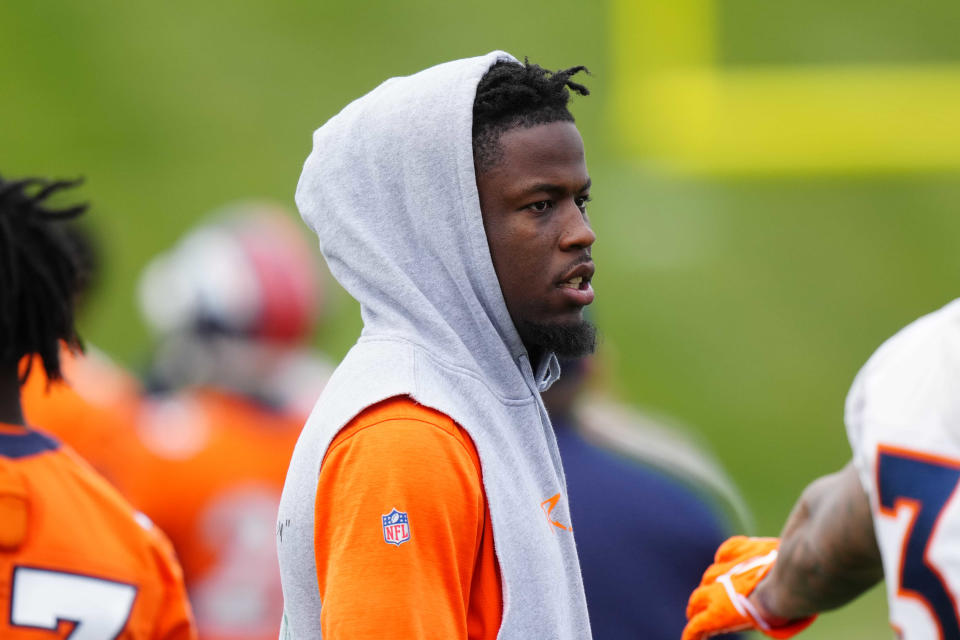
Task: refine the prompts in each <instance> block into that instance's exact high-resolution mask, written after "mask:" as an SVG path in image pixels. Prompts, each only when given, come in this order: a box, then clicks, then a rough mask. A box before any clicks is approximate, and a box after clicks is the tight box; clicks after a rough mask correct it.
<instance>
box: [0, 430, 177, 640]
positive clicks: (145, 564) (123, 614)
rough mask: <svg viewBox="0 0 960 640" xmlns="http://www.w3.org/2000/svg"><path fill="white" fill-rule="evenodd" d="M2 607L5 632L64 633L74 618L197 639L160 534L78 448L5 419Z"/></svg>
mask: <svg viewBox="0 0 960 640" xmlns="http://www.w3.org/2000/svg"><path fill="white" fill-rule="evenodd" d="M0 607H2V609H3V611H4V615H2V616H0V637H2V638H15V639H19V640H53V639H57V638H60V639H63V638H66V637H68V636H70V635H71V633H72V632H73V631H74V630H75V628H76V627H77V626H78V625H79V626H80V627H81V628H83V629H84V630H85V631H87V633H88V636H85V637H103V638H117V639H119V640H141V639H142V640H192V639H193V638H196V630H195V627H194V626H193V621H192V616H191V613H190V606H189V604H188V603H187V597H186V593H185V590H184V586H183V575H182V573H181V571H180V567H179V565H178V564H177V561H176V559H175V557H174V555H173V549H172V548H171V546H170V543H169V542H168V541H167V540H166V538H165V537H164V536H163V534H162V533H161V532H160V531H159V530H158V529H157V528H156V527H155V526H154V525H153V524H152V523H150V522H149V521H148V520H147V519H146V518H144V517H143V516H139V515H137V514H136V513H135V512H134V510H133V509H132V508H131V507H130V506H129V505H128V504H127V503H126V502H125V501H124V500H123V498H121V497H120V495H119V494H118V493H117V492H116V490H115V489H113V488H112V487H111V486H110V485H109V484H108V483H107V482H106V480H104V479H103V478H101V477H100V476H99V475H98V474H97V473H96V472H94V471H93V470H92V469H91V468H90V467H89V466H88V465H87V464H86V463H85V462H84V461H83V460H82V459H81V458H80V457H79V456H77V455H76V454H75V453H74V452H73V451H72V450H70V449H69V448H67V447H65V446H63V445H61V444H60V443H58V442H57V441H56V440H54V439H53V438H51V437H49V436H47V435H45V434H43V433H41V432H38V431H33V430H30V429H26V428H23V427H17V426H12V425H0ZM94 631H95V633H94Z"/></svg>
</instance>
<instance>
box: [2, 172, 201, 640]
mask: <svg viewBox="0 0 960 640" xmlns="http://www.w3.org/2000/svg"><path fill="white" fill-rule="evenodd" d="M72 184H74V183H69V182H48V181H45V180H40V179H33V180H21V181H14V182H10V181H4V180H2V179H0V309H2V322H3V329H2V331H0V353H2V363H3V368H2V369H0V394H2V397H0V420H2V424H0V598H2V599H3V600H4V603H3V609H4V610H5V611H6V612H9V613H5V615H3V616H0V636H2V637H3V638H33V639H41V638H47V637H49V638H66V637H78V638H79V637H82V638H85V639H89V640H112V639H114V638H118V637H123V638H142V639H144V640H147V639H151V640H152V639H169V640H172V639H181V638H183V639H189V638H194V637H196V630H195V628H194V626H193V622H192V619H191V615H190V607H189V605H188V603H187V599H186V594H185V592H184V586H183V576H182V573H181V570H180V567H179V566H178V564H177V561H176V558H175V557H174V555H173V550H172V549H171V547H170V543H169V542H168V541H167V540H166V538H165V537H164V536H163V534H162V533H160V531H159V530H158V529H157V528H156V527H155V526H154V525H153V524H152V523H151V522H150V521H149V519H147V518H146V517H144V516H143V515H142V514H138V513H136V512H135V511H134V510H133V508H132V507H130V505H129V504H127V503H126V501H124V500H123V498H121V497H120V495H119V494H118V493H117V492H116V490H115V489H114V488H113V487H111V486H110V485H109V484H108V483H107V482H106V481H105V480H104V479H103V478H101V477H100V476H99V475H97V474H96V473H95V472H94V471H93V470H92V469H91V468H90V467H89V466H88V465H87V464H86V463H85V462H84V461H83V460H81V459H80V458H79V457H78V456H77V455H76V454H75V453H74V452H73V451H72V450H71V449H70V448H69V447H67V446H64V445H62V444H61V443H60V442H58V441H57V440H55V439H54V438H52V437H50V436H48V435H46V434H44V433H42V432H40V431H35V430H33V429H32V428H30V427H29V426H27V422H26V421H25V420H24V417H23V415H22V412H21V404H20V394H19V391H20V385H21V384H22V383H23V382H24V381H25V380H26V379H27V377H28V376H29V375H30V372H31V370H32V369H34V367H37V364H38V363H37V361H39V363H40V364H42V367H43V369H44V372H45V378H48V379H50V380H57V379H58V378H59V377H60V358H59V356H60V352H61V343H62V344H63V345H64V346H65V348H67V349H70V350H73V351H77V350H79V348H80V339H79V337H78V336H77V333H76V330H75V328H74V322H73V317H74V314H73V310H74V299H75V296H76V295H77V293H78V291H79V289H80V288H81V286H82V279H83V273H82V264H81V262H82V261H81V260H80V258H79V256H78V254H77V253H76V247H75V246H74V245H73V243H72V242H71V240H70V236H69V235H67V233H66V232H65V231H64V225H65V224H67V222H65V221H68V220H71V219H73V218H75V217H77V216H78V215H80V214H81V213H82V212H83V210H84V209H85V207H84V206H68V207H65V208H61V209H56V208H52V207H50V206H49V205H48V204H47V199H48V198H50V197H51V196H54V195H55V194H56V193H57V192H58V191H61V190H63V189H65V188H67V187H69V186H72Z"/></svg>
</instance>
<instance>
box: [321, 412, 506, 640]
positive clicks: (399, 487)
mask: <svg viewBox="0 0 960 640" xmlns="http://www.w3.org/2000/svg"><path fill="white" fill-rule="evenodd" d="M314 527H315V537H314V541H315V545H316V547H315V553H316V560H317V579H318V583H319V587H320V599H321V602H322V603H323V604H322V606H323V608H322V609H321V614H320V625H321V630H322V633H323V637H324V639H325V640H341V639H345V638H349V639H352V640H366V639H368V638H369V639H373V638H376V639H378V640H379V639H380V638H387V637H389V638H405V639H410V640H416V639H418V638H444V639H446V638H469V639H470V640H481V639H483V640H486V639H491V640H492V639H494V638H496V636H497V631H498V630H499V627H500V620H501V617H502V607H503V604H502V603H503V597H502V587H501V583H500V569H499V566H498V564H497V558H496V554H495V553H494V547H493V530H492V527H491V524H490V510H489V508H488V506H487V500H486V494H485V493H484V489H483V479H482V475H481V470H480V458H479V456H478V455H477V450H476V448H475V447H474V445H473V441H472V440H471V439H470V436H469V435H468V434H467V432H466V431H464V430H463V429H462V428H461V427H460V426H458V425H457V424H456V423H454V422H453V421H452V420H451V419H450V418H449V417H447V416H446V415H444V414H442V413H439V412H437V411H434V410H432V409H428V408H426V407H423V406H421V405H418V404H416V403H415V402H414V401H413V400H411V399H410V398H407V397H398V398H392V399H389V400H385V401H383V402H380V403H378V404H376V405H373V406H371V407H369V408H367V409H366V410H365V411H363V412H362V413H361V414H359V415H358V416H357V417H355V418H354V419H353V420H352V421H351V422H350V423H349V424H348V425H347V426H346V427H344V428H343V429H342V430H341V431H340V432H339V433H338V434H337V436H336V437H335V438H334V440H333V442H331V444H330V446H329V447H328V449H327V453H326V455H325V456H324V459H323V464H322V466H321V468H320V475H319V479H318V483H317V502H316V511H315V514H314Z"/></svg>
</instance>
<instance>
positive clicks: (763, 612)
mask: <svg viewBox="0 0 960 640" xmlns="http://www.w3.org/2000/svg"><path fill="white" fill-rule="evenodd" d="M772 591H773V589H772V588H771V587H770V575H767V576H766V577H765V578H764V579H763V580H761V581H760V583H759V584H758V585H757V586H756V588H755V589H754V590H753V592H751V593H750V595H749V596H748V599H749V600H750V603H751V604H752V605H753V606H754V608H755V610H756V611H757V613H758V614H759V615H760V616H761V617H762V618H763V621H764V622H766V623H767V624H768V625H770V627H772V628H774V629H775V628H777V627H784V626H786V625H788V624H790V623H791V622H792V621H793V620H795V619H796V618H793V617H789V616H784V615H781V613H782V609H778V608H777V606H776V604H777V602H776V598H775V597H774V594H773V593H772Z"/></svg>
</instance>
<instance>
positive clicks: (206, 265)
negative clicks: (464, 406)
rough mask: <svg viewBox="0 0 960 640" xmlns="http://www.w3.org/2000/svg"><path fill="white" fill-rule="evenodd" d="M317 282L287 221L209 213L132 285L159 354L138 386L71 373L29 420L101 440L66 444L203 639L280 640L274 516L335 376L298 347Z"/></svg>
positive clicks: (249, 210)
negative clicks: (173, 552)
mask: <svg viewBox="0 0 960 640" xmlns="http://www.w3.org/2000/svg"><path fill="white" fill-rule="evenodd" d="M318 269H319V265H318V264H317V262H316V261H315V260H314V258H313V252H312V250H311V247H309V246H308V244H307V242H306V240H305V238H304V236H303V235H302V234H300V232H299V229H298V228H297V226H296V225H295V223H294V222H292V221H291V219H290V217H289V216H288V215H287V213H286V212H285V211H283V210H282V209H280V208H278V207H276V206H274V205H270V204H263V203H247V204H240V205H235V206H232V207H229V208H227V209H224V210H222V211H219V212H215V213H214V214H212V215H211V216H210V219H209V221H208V222H207V223H205V224H202V225H201V226H199V227H198V228H196V229H194V230H193V231H192V232H190V233H189V234H187V235H186V236H185V237H184V238H183V239H182V240H181V241H180V242H179V243H178V244H177V245H176V246H175V247H174V248H172V249H171V250H170V251H168V252H166V253H164V254H162V255H160V256H158V257H157V258H155V259H154V260H153V261H152V262H151V263H150V264H149V265H148V266H147V268H146V270H145V271H144V274H143V276H142V278H141V281H140V287H139V300H140V306H141V309H142V311H143V314H144V317H145V319H146V320H147V324H148V325H149V326H150V328H151V329H152V330H153V332H154V334H155V336H156V343H157V344H156V348H155V351H154V355H153V358H152V360H151V363H150V366H149V368H148V369H147V371H146V373H145V375H144V376H143V378H144V380H143V383H142V384H141V382H140V381H139V380H134V379H132V377H130V376H128V375H126V374H124V373H123V372H122V370H119V369H118V368H117V367H114V366H109V363H108V362H107V361H106V360H105V359H103V358H98V359H97V360H95V361H87V360H86V359H78V360H77V361H76V362H73V363H71V364H72V366H71V369H70V371H69V372H68V376H67V377H68V381H69V382H70V385H71V388H69V389H66V388H62V387H57V388H55V389H54V393H52V394H51V395H49V396H48V397H47V398H46V399H45V400H42V401H38V402H36V403H35V404H34V405H32V406H30V407H29V409H30V410H31V412H32V413H34V414H35V415H36V416H37V420H38V421H40V422H41V423H43V424H48V425H49V426H50V428H51V429H54V430H58V431H59V430H60V429H64V430H66V429H67V428H68V426H69V425H68V424H67V422H68V421H67V420H65V418H66V416H67V415H68V414H71V413H72V414H74V415H76V414H80V415H84V416H86V417H87V419H88V421H90V422H93V421H94V419H98V418H100V417H101V416H103V418H104V419H103V420H97V423H98V424H99V425H104V424H108V425H110V426H109V427H104V426H100V427H99V428H98V429H94V428H86V429H80V430H77V429H73V430H72V431H71V432H70V433H65V434H64V437H65V438H66V437H70V438H76V439H77V440H79V441H80V442H82V443H83V444H85V445H86V446H90V447H91V448H92V449H95V448H96V446H97V445H104V448H103V449H102V450H101V452H100V453H98V452H97V451H96V450H91V451H90V452H89V455H90V456H91V458H92V459H93V460H95V461H96V463H97V464H99V465H102V467H103V468H104V472H105V474H107V475H108V476H109V477H110V478H111V479H112V480H113V481H114V482H116V484H117V486H118V487H119V488H120V489H121V490H122V492H123V493H124V494H125V495H126V496H127V497H128V498H129V499H130V500H131V501H132V502H133V503H134V504H135V505H137V506H138V508H140V509H142V510H143V511H144V512H145V513H147V514H148V515H149V516H150V517H151V518H152V519H153V520H154V521H155V522H157V524H158V525H159V526H161V527H162V528H163V529H164V530H165V531H166V532H167V533H168V535H169V536H170V538H171V540H172V541H173V543H174V546H175V547H176V549H177V553H178V554H179V555H180V558H181V561H182V562H183V567H184V573H185V576H186V581H187V587H188V590H189V594H190V599H191V601H192V603H193V607H194V611H195V613H196V617H197V624H198V626H199V629H200V636H201V638H204V639H205V640H238V639H249V640H259V639H261V638H271V639H273V638H276V636H277V625H278V621H279V619H280V616H281V611H282V597H281V593H280V583H279V573H278V569H277V559H276V547H275V545H274V544H273V534H274V525H275V521H276V511H277V505H278V502H279V497H280V490H281V488H282V486H283V479H284V476H285V474H286V468H287V464H288V462H289V458H290V454H291V452H292V451H293V447H294V444H295V443H296V440H297V436H298V435H299V432H300V428H301V427H302V425H303V422H304V421H305V419H306V416H307V413H308V412H309V410H310V408H311V407H312V405H313V402H314V400H315V397H316V395H318V394H319V392H320V390H321V389H322V388H323V386H324V384H325V383H326V379H327V377H328V374H329V371H330V367H329V366H328V365H327V363H326V361H325V360H324V359H322V358H320V357H318V356H317V355H316V354H315V353H313V352H311V351H309V350H308V349H306V348H305V346H304V342H305V340H306V338H308V337H309V335H310V334H311V332H312V330H313V328H314V326H315V322H316V319H317V313H318V311H319V307H320V303H321V299H322V295H323V292H322V288H321V281H320V279H319V277H318V273H319V271H318ZM38 388H39V389H43V386H42V385H38ZM131 398H132V400H131ZM104 414H106V415H104ZM104 452H106V453H104ZM84 453H85V454H86V453H87V452H86V451H84Z"/></svg>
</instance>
